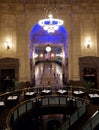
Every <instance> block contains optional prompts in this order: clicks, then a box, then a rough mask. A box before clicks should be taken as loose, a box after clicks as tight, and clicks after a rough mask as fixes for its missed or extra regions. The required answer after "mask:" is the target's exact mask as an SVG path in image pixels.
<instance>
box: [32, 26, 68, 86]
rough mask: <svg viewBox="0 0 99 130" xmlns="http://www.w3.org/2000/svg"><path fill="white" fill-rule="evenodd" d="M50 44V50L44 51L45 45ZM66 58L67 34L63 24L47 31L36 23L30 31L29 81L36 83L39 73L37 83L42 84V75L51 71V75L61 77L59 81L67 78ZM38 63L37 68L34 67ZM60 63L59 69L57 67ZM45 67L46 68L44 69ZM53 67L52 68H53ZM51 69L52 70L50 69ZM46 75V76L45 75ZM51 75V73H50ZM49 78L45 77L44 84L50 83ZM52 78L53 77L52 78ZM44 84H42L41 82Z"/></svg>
mask: <svg viewBox="0 0 99 130" xmlns="http://www.w3.org/2000/svg"><path fill="white" fill-rule="evenodd" d="M47 46H50V47H51V51H50V52H46V47H47ZM67 58H68V35H67V32H66V30H65V28H64V27H63V26H60V27H59V29H58V30H56V31H55V32H54V33H48V32H47V31H45V30H43V28H42V27H41V26H40V25H39V24H36V25H35V26H34V27H33V28H32V30H31V32H30V59H31V60H30V61H31V62H30V69H31V70H30V72H31V82H32V83H33V84H36V85H37V82H36V81H37V75H39V76H40V77H39V83H40V84H42V82H41V79H42V78H44V77H42V75H45V73H44V72H45V71H46V70H49V71H47V72H46V73H47V75H49V74H50V73H51V72H52V71H53V75H54V73H55V74H58V75H59V76H60V79H61V83H62V82H63V81H64V79H65V78H66V79H67V74H66V70H65V69H66V64H65V62H66V59H67ZM38 64H39V70H38V69H36V67H37V65H38ZM57 64H58V65H60V68H61V69H60V71H61V72H58V71H59V67H58V66H57ZM45 68H46V69H45ZM53 69H54V70H53ZM51 70H52V71H51ZM40 72H41V75H40ZM47 75H46V77H47ZM50 76H52V75H50ZM50 76H49V78H47V79H48V80H47V83H46V85H52V83H50V81H49V79H50ZM52 80H53V79H52ZM42 85H44V84H42Z"/></svg>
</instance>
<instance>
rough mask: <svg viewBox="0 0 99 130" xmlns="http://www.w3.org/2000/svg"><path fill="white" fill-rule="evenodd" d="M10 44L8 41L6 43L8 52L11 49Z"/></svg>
mask: <svg viewBox="0 0 99 130" xmlns="http://www.w3.org/2000/svg"><path fill="white" fill-rule="evenodd" d="M11 46H12V44H11V42H9V41H6V47H7V50H9V49H10V48H11Z"/></svg>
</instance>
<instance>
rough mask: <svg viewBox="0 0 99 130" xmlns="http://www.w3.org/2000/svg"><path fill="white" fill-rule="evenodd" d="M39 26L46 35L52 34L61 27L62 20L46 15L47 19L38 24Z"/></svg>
mask: <svg viewBox="0 0 99 130" xmlns="http://www.w3.org/2000/svg"><path fill="white" fill-rule="evenodd" d="M38 23H39V25H40V26H42V27H43V29H44V30H46V31H47V32H48V33H54V32H55V31H56V30H58V29H59V26H61V25H63V23H64V22H63V20H61V19H55V18H53V15H52V14H50V15H48V18H47V19H42V20H40V21H39V22H38Z"/></svg>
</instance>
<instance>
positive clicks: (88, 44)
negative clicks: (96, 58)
mask: <svg viewBox="0 0 99 130" xmlns="http://www.w3.org/2000/svg"><path fill="white" fill-rule="evenodd" d="M85 46H86V48H88V49H90V48H91V39H90V38H87V39H86V41H85Z"/></svg>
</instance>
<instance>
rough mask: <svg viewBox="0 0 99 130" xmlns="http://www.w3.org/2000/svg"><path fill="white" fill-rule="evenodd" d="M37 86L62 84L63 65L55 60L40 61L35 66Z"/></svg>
mask: <svg viewBox="0 0 99 130" xmlns="http://www.w3.org/2000/svg"><path fill="white" fill-rule="evenodd" d="M35 79H36V86H39V85H42V86H50V85H51V86H56V85H58V86H62V85H63V83H62V66H61V65H59V64H57V63H55V62H42V63H38V64H37V65H36V67H35Z"/></svg>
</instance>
